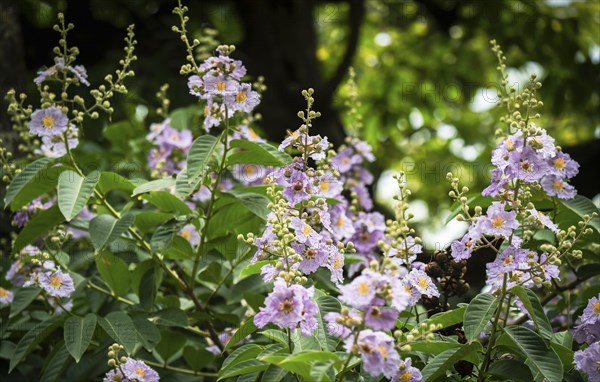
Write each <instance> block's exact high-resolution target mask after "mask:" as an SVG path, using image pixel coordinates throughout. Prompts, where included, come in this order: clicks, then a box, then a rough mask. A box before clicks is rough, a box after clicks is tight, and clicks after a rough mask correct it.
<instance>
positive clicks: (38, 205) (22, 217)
mask: <svg viewBox="0 0 600 382" xmlns="http://www.w3.org/2000/svg"><path fill="white" fill-rule="evenodd" d="M53 205H54V199H50V200H49V201H47V202H42V198H41V197H37V198H35V199H33V200H32V201H31V202H30V203H29V204H28V205H27V206H25V207H23V209H21V210H20V211H17V212H16V213H15V216H14V217H13V221H12V224H13V225H14V226H15V227H23V226H24V225H25V223H27V222H28V221H29V219H31V217H32V216H33V215H35V214H36V213H37V212H38V211H42V210H46V209H48V208H50V207H52V206H53ZM28 247H30V246H28ZM26 248H27V247H26Z"/></svg>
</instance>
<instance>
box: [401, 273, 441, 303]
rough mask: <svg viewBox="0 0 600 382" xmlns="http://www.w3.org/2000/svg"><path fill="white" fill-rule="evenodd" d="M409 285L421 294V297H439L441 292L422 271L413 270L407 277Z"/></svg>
mask: <svg viewBox="0 0 600 382" xmlns="http://www.w3.org/2000/svg"><path fill="white" fill-rule="evenodd" d="M406 279H407V281H408V283H409V284H410V285H411V286H412V287H413V288H414V289H415V290H416V291H418V292H419V295H425V296H427V297H438V296H439V295H440V292H439V291H438V289H437V287H436V286H435V284H434V283H433V280H432V279H431V277H429V275H428V274H427V273H425V272H424V271H422V270H420V269H412V270H411V271H410V272H409V274H408V276H407V277H406Z"/></svg>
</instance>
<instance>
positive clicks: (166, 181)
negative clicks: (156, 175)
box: [132, 178, 175, 196]
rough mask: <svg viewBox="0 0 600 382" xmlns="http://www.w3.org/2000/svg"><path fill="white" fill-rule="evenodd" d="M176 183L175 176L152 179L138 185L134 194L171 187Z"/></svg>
mask: <svg viewBox="0 0 600 382" xmlns="http://www.w3.org/2000/svg"><path fill="white" fill-rule="evenodd" d="M174 185H175V179H173V178H163V179H156V180H151V181H149V182H146V183H144V184H141V185H139V186H137V187H136V188H135V189H134V190H133V194H132V196H136V195H140V194H145V193H147V192H150V191H160V190H164V189H165V188H170V187H173V186H174Z"/></svg>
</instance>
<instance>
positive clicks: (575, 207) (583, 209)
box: [560, 195, 600, 232]
mask: <svg viewBox="0 0 600 382" xmlns="http://www.w3.org/2000/svg"><path fill="white" fill-rule="evenodd" d="M560 202H561V203H562V204H563V205H564V206H565V207H567V208H568V209H570V210H571V211H573V212H575V213H576V214H577V215H578V216H579V217H580V218H582V219H583V216H584V215H590V216H591V215H592V213H594V212H596V213H597V214H598V216H596V217H595V218H594V219H592V221H591V222H590V226H591V227H593V228H594V229H595V230H596V231H597V232H600V211H599V210H598V208H597V207H596V205H595V204H594V202H592V201H591V200H589V199H588V198H586V197H585V196H582V195H576V196H575V197H574V198H573V199H568V200H561V201H560Z"/></svg>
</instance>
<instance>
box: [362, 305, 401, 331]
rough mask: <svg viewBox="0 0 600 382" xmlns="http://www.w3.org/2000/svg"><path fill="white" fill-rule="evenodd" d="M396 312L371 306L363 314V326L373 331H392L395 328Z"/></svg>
mask: <svg viewBox="0 0 600 382" xmlns="http://www.w3.org/2000/svg"><path fill="white" fill-rule="evenodd" d="M397 319H398V311H397V310H395V309H385V308H380V307H378V306H371V307H370V308H369V309H368V310H367V311H366V312H365V324H366V325H367V326H368V327H370V328H372V329H375V330H392V329H393V328H395V327H396V320H397Z"/></svg>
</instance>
